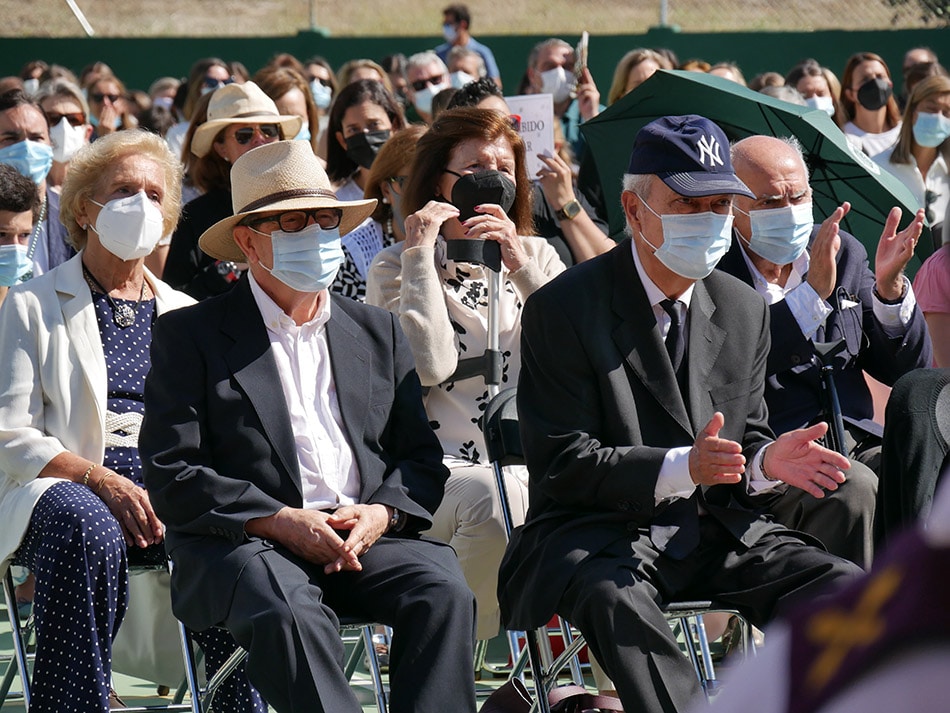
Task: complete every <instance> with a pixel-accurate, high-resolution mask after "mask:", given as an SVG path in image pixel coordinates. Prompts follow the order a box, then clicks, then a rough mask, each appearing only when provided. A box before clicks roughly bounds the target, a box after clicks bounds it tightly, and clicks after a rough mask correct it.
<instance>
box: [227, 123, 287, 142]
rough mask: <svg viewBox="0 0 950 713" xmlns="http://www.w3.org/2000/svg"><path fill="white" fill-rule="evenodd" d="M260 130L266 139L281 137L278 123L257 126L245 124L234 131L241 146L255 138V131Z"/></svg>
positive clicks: (235, 137)
mask: <svg viewBox="0 0 950 713" xmlns="http://www.w3.org/2000/svg"><path fill="white" fill-rule="evenodd" d="M255 131H257V132H260V135H261V136H263V137H264V138H265V139H279V138H280V127H279V126H278V125H277V124H258V125H256V126H243V127H241V128H240V129H238V130H237V131H235V132H234V140H235V141H237V142H238V143H239V144H240V145H241V146H246V145H247V144H249V143H251V141H253V139H254V132H255Z"/></svg>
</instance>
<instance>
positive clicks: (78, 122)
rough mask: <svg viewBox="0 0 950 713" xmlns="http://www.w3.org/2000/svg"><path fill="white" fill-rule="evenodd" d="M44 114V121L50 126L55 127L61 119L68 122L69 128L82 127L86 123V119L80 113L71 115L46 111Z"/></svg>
mask: <svg viewBox="0 0 950 713" xmlns="http://www.w3.org/2000/svg"><path fill="white" fill-rule="evenodd" d="M45 113H46V120H47V121H48V122H49V125H50V126H56V125H57V124H58V123H59V122H61V121H62V120H63V119H66V121H68V122H69V123H70V125H71V126H82V125H83V124H85V123H86V117H85V115H84V114H83V113H82V112H80V111H77V112H75V113H72V114H57V113H56V112H55V111H47V112H45Z"/></svg>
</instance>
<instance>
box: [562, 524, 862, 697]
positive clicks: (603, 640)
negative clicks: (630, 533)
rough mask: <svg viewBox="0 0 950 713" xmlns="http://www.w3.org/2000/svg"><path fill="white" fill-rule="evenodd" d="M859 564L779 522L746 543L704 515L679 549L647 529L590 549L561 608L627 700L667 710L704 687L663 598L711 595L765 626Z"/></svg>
mask: <svg viewBox="0 0 950 713" xmlns="http://www.w3.org/2000/svg"><path fill="white" fill-rule="evenodd" d="M860 572H861V570H860V569H859V568H858V567H857V566H855V565H854V564H852V563H851V562H848V561H846V560H843V559H839V558H838V557H835V556H834V555H830V554H828V553H827V552H825V551H824V550H821V549H819V548H817V547H813V546H810V545H806V544H805V543H804V542H803V541H802V540H801V539H799V537H798V536H797V533H795V532H792V531H790V530H787V529H785V528H782V527H780V526H778V525H776V526H775V527H774V528H773V529H772V530H770V531H769V532H768V533H767V534H766V535H765V536H763V537H762V538H760V539H759V541H758V542H757V543H756V544H755V545H754V546H753V547H750V548H745V547H743V546H742V545H741V544H740V543H738V542H737V541H736V540H735V539H734V538H733V536H732V535H731V534H729V532H728V531H727V530H725V529H724V528H723V527H722V526H721V525H720V524H719V523H718V522H716V521H715V520H714V519H713V518H711V517H709V516H704V517H700V544H699V546H698V547H697V548H696V549H695V550H694V551H693V552H692V553H691V554H689V555H688V556H687V557H686V558H685V559H682V560H673V559H671V558H669V557H666V556H664V555H663V554H661V553H659V552H658V551H657V550H656V548H655V547H654V545H653V543H652V542H651V540H650V538H649V535H648V534H646V533H644V534H641V535H640V536H639V537H638V538H636V539H634V540H633V541H623V542H617V543H615V544H614V545H612V546H611V547H610V548H608V549H607V550H605V551H603V552H601V553H599V554H597V555H595V556H593V557H591V558H589V559H588V560H587V561H586V562H584V563H582V564H581V566H580V567H579V568H578V570H577V573H576V575H575V576H574V577H573V578H572V580H571V581H570V583H569V584H568V587H567V589H566V591H565V594H564V597H563V599H562V600H561V605H560V607H559V609H558V613H559V614H560V615H561V616H563V617H565V618H567V619H568V620H569V621H570V622H571V623H572V624H574V625H575V626H576V627H577V628H578V629H580V631H581V632H582V633H583V634H584V637H585V638H586V639H587V642H588V645H589V646H590V647H591V649H592V650H593V652H594V655H595V656H596V657H597V660H598V661H600V663H601V664H602V666H603V668H604V670H605V671H606V673H607V675H608V676H610V678H611V680H613V682H614V684H615V685H616V687H617V693H618V695H619V696H620V700H621V702H622V703H623V707H624V710H628V711H637V713H673V712H675V711H683V710H686V709H687V708H688V707H689V706H690V705H692V704H694V703H695V700H694V699H695V697H696V696H697V695H698V694H699V692H700V689H699V684H698V682H697V680H696V675H695V674H694V672H693V669H692V666H691V665H690V663H689V661H688V660H687V659H686V658H685V657H684V656H683V654H682V652H681V651H680V648H679V646H678V644H677V643H676V640H675V638H674V637H673V634H672V632H671V630H670V626H669V624H668V623H667V621H666V618H665V617H664V615H663V612H662V609H661V607H662V606H663V605H664V604H665V603H667V602H670V601H687V600H696V599H700V600H702V599H712V600H715V601H716V602H718V603H721V604H724V605H727V606H730V607H734V608H736V609H738V610H739V611H740V612H742V613H743V614H744V615H745V616H746V617H747V618H748V619H749V620H750V621H751V622H752V623H753V624H756V625H758V626H762V625H764V624H765V622H766V621H768V620H769V619H771V618H772V617H773V616H774V614H775V612H776V611H777V610H779V609H783V608H785V607H787V606H791V605H793V604H794V603H795V601H799V600H802V599H808V598H809V597H813V596H815V595H816V594H817V593H820V592H821V591H823V590H825V589H828V588H830V587H832V586H833V585H834V584H836V583H843V582H844V581H848V580H850V578H851V577H853V576H856V575H858V574H860Z"/></svg>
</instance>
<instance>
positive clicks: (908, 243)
mask: <svg viewBox="0 0 950 713" xmlns="http://www.w3.org/2000/svg"><path fill="white" fill-rule="evenodd" d="M900 220H901V209H900V208H897V207H894V208H891V212H890V213H888V215H887V221H885V223H884V232H883V233H881V239H880V241H878V244H877V252H876V253H875V256H874V279H875V283H876V287H877V293H878V295H880V296H881V297H882V298H884V299H885V300H897V299H900V297H901V295H902V294H903V293H904V268H905V267H907V263H908V262H909V261H910V259H911V258H912V257H913V255H914V248H916V247H917V241H918V240H920V233H921V231H922V230H923V229H924V211H923V209H921V210H919V211H917V215H915V216H914V220H912V221H911V223H910V225H908V226H907V227H906V228H904V229H903V230H902V231H900V232H899V233H898V232H897V226H898V225H899V224H900Z"/></svg>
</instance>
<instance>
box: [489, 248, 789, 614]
mask: <svg viewBox="0 0 950 713" xmlns="http://www.w3.org/2000/svg"><path fill="white" fill-rule="evenodd" d="M689 314H690V316H689V344H688V355H687V358H688V360H689V361H688V367H689V395H688V399H685V402H684V399H683V398H682V397H681V395H680V392H679V389H678V387H677V383H676V379H675V376H674V374H673V369H672V367H671V365H670V361H669V358H668V356H667V353H666V350H665V347H664V344H663V341H662V338H661V336H660V332H659V330H658V328H657V326H656V318H655V317H654V314H653V311H652V309H651V307H650V305H649V302H648V300H647V297H646V293H645V291H644V289H643V285H642V283H641V282H640V279H639V276H638V274H637V271H636V266H635V264H634V262H633V257H632V255H631V244H630V241H629V240H625V241H624V242H622V243H621V244H620V245H618V246H617V247H616V248H614V249H613V250H612V251H610V252H609V253H607V254H606V255H602V256H600V257H598V258H595V259H593V260H590V261H588V262H585V263H583V264H581V265H577V266H575V267H573V268H571V269H570V270H569V271H567V272H565V273H564V274H563V275H561V276H559V277H558V278H556V279H555V280H553V281H552V282H551V283H549V284H548V285H546V286H545V287H543V288H541V289H540V290H538V291H537V292H536V293H535V294H534V295H532V296H531V297H530V298H529V299H528V301H527V304H526V305H525V310H524V315H523V318H522V362H523V363H522V370H521V377H520V381H519V385H518V410H519V419H520V423H521V432H522V439H523V441H524V450H525V454H526V457H527V462H528V468H529V471H530V477H531V482H530V503H531V506H530V510H529V512H528V517H527V521H526V524H525V525H524V526H523V527H521V528H519V529H517V530H516V531H515V533H514V534H513V537H512V541H511V543H510V545H509V548H508V550H507V552H506V554H505V558H504V561H503V563H502V568H501V577H500V580H499V582H500V584H499V597H500V601H501V607H502V615H503V618H504V620H505V622H506V623H507V624H508V626H509V628H511V627H514V628H518V629H523V628H528V627H532V628H533V627H536V626H540V625H541V624H542V623H544V622H546V621H547V620H548V619H549V618H550V617H551V615H552V614H553V613H554V612H555V608H556V607H557V603H558V601H559V600H560V597H561V595H562V593H563V591H564V588H565V586H566V585H567V582H568V581H569V579H570V578H571V576H572V574H573V572H574V569H575V568H576V566H577V565H578V564H579V563H580V562H582V561H583V560H584V559H586V558H587V557H590V556H591V555H593V554H596V553H597V552H599V551H601V550H603V549H604V548H606V547H607V546H608V545H610V544H611V543H613V542H616V541H617V540H620V539H624V538H627V539H629V538H631V537H635V536H637V533H640V532H642V531H645V530H646V529H647V528H649V527H650V526H651V524H653V523H654V522H655V519H656V518H657V516H662V513H661V511H662V509H663V508H664V505H661V506H660V507H659V508H658V507H657V506H656V505H655V504H654V490H655V487H656V481H657V476H658V474H659V471H660V467H661V465H662V463H663V458H664V455H665V454H666V452H667V450H668V449H670V448H673V447H676V446H690V445H692V443H693V441H694V440H695V437H696V434H697V433H698V431H699V430H700V429H702V428H703V427H704V426H705V425H706V423H708V421H709V419H710V418H712V415H713V413H714V412H715V411H717V410H718V411H722V413H723V414H724V415H725V427H724V428H723V430H722V431H721V434H720V435H721V436H722V437H724V438H729V439H732V440H735V441H738V442H739V443H741V444H742V446H743V451H744V453H745V456H746V458H747V460H751V458H752V457H753V455H754V454H755V452H756V451H757V450H758V449H759V448H760V447H761V446H762V445H764V444H765V443H766V442H767V441H768V440H769V439H770V438H771V436H772V434H771V431H770V430H769V428H768V423H767V421H768V414H767V412H766V406H765V400H764V398H763V389H764V381H765V361H766V358H767V355H768V352H769V328H768V310H767V309H766V307H765V303H764V301H763V300H762V299H761V297H759V296H758V295H757V294H756V293H755V291H754V290H752V289H751V288H750V287H748V286H746V285H743V284H742V283H741V282H740V281H739V280H737V279H735V278H733V277H730V276H728V275H725V274H723V273H713V274H712V275H710V276H709V277H708V278H706V279H705V280H700V281H699V282H697V283H696V285H695V289H694V292H693V297H692V301H691V304H690V310H689ZM694 497H695V495H694ZM704 502H705V507H706V510H707V511H708V512H709V513H710V515H712V516H713V517H716V518H717V519H718V520H719V521H720V522H721V523H722V524H723V525H724V526H725V527H726V528H727V529H728V530H729V531H730V532H731V533H732V534H733V535H734V536H735V537H736V538H737V540H738V541H742V542H744V543H746V544H751V543H752V542H754V541H755V540H756V539H758V537H759V536H760V535H761V534H762V532H764V530H766V529H768V528H770V527H771V524H770V523H769V522H768V521H767V520H765V519H763V518H760V517H758V516H757V515H755V514H754V513H753V512H751V511H750V510H749V509H746V505H750V504H751V501H750V500H749V498H748V496H747V495H746V494H745V484H740V485H738V486H734V487H733V486H716V487H712V488H708V489H706V490H705V493H704ZM694 512H695V508H694ZM738 541H737V544H738Z"/></svg>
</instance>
